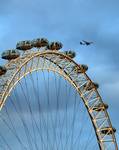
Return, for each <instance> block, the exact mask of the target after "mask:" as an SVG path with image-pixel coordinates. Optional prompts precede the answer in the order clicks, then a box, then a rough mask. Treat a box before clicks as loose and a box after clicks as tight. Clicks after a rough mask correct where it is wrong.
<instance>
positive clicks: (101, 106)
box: [93, 103, 108, 111]
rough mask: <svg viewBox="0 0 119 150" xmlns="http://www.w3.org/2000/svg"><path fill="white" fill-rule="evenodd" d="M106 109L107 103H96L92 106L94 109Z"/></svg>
mask: <svg viewBox="0 0 119 150" xmlns="http://www.w3.org/2000/svg"><path fill="white" fill-rule="evenodd" d="M106 109H108V105H107V104H104V103H102V104H98V105H96V106H94V107H93V110H94V111H105V110H106Z"/></svg>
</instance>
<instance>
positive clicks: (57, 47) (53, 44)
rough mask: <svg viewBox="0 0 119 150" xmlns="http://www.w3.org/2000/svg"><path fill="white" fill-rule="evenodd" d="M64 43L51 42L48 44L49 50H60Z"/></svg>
mask: <svg viewBox="0 0 119 150" xmlns="http://www.w3.org/2000/svg"><path fill="white" fill-rule="evenodd" d="M62 46H63V45H62V43H60V42H51V43H50V44H49V45H48V46H47V48H48V49H49V50H60V49H61V48H62Z"/></svg>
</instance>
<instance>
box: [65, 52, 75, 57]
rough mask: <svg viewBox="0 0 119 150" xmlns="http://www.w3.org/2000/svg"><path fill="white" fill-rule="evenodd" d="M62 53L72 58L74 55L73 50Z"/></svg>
mask: <svg viewBox="0 0 119 150" xmlns="http://www.w3.org/2000/svg"><path fill="white" fill-rule="evenodd" d="M64 54H65V55H67V56H69V57H70V58H74V57H75V56H76V53H75V52H74V51H65V52H64Z"/></svg>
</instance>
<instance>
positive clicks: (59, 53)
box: [0, 50, 118, 150]
mask: <svg viewBox="0 0 119 150" xmlns="http://www.w3.org/2000/svg"><path fill="white" fill-rule="evenodd" d="M47 54H49V55H51V54H54V55H59V56H62V57H63V58H62V59H63V60H65V59H67V60H68V61H69V62H72V63H74V64H75V65H76V66H77V67H79V65H78V64H77V63H76V62H75V61H74V60H72V59H71V58H70V57H68V56H66V55H64V54H62V53H61V52H56V51H49V50H47V51H38V52H33V53H32V55H31V54H29V56H30V57H28V59H27V60H26V61H25V62H23V63H22V64H21V66H20V67H18V69H17V71H16V72H15V73H14V75H13V77H12V79H11V80H10V82H9V84H8V85H7V87H6V91H5V92H7V88H8V87H9V85H10V84H11V82H12V81H13V80H14V77H15V75H16V74H17V73H18V72H19V71H20V70H21V69H22V67H23V66H25V65H26V64H27V63H28V62H29V61H31V60H32V59H33V58H35V57H42V58H43V57H44V55H47ZM25 57H27V56H25ZM19 59H20V58H17V59H16V60H17V61H19ZM44 59H46V58H45V57H44ZM49 61H50V60H49ZM11 62H12V61H11ZM11 62H8V64H6V66H8V65H9V64H10V63H11ZM53 63H54V62H53ZM56 65H57V66H58V64H56ZM58 67H59V66H58ZM60 69H61V70H62V71H63V72H64V69H63V68H60ZM47 70H48V69H47ZM49 70H50V69H49ZM33 71H34V70H31V72H33ZM29 73H30V72H29ZM57 73H58V72H57ZM83 74H84V75H85V76H86V78H87V79H88V80H89V81H90V82H91V83H93V82H92V80H91V79H90V78H89V76H88V75H87V74H86V73H85V72H84V73H83ZM60 75H61V76H63V75H62V74H60ZM23 77H24V76H23ZM69 77H70V75H69ZM20 80H21V79H20ZM66 80H67V79H66ZM69 82H70V81H69ZM70 83H71V82H70ZM74 84H75V83H74ZM71 85H73V84H72V83H71ZM74 87H75V86H74ZM75 88H76V87H75ZM76 90H77V91H78V93H79V95H80V97H81V99H82V100H83V102H84V105H85V107H86V109H87V112H88V114H89V116H90V119H91V121H92V125H93V127H94V130H95V133H96V137H97V142H98V145H99V147H100V149H101V148H102V147H101V146H102V145H101V144H102V143H103V141H102V139H100V136H99V135H98V134H99V131H98V128H96V125H95V122H94V120H93V119H94V118H92V116H91V113H90V112H89V109H88V106H87V104H86V103H85V101H84V98H83V97H82V96H81V93H80V92H79V91H80V89H76ZM93 90H94V91H95V92H96V93H97V94H98V96H99V98H100V100H101V103H103V101H102V98H101V96H100V94H99V92H98V91H97V89H96V88H94V89H93ZM5 92H4V93H3V95H2V98H3V100H2V103H1V104H0V110H1V109H2V107H3V105H4V103H5V101H6V99H7V98H6V99H5V100H4V95H5ZM105 114H106V117H107V118H108V121H109V125H110V128H113V127H112V124H111V121H110V118H109V115H108V113H107V111H106V110H105ZM112 137H113V142H114V143H115V148H116V150H118V147H117V143H116V138H115V135H114V133H113V131H112Z"/></svg>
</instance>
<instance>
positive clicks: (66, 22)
mask: <svg viewBox="0 0 119 150" xmlns="http://www.w3.org/2000/svg"><path fill="white" fill-rule="evenodd" d="M118 7H119V0H105V1H104V0H34V1H32V0H24V1H21V0H9V1H8V0H1V1H0V52H1V53H2V52H3V51H4V50H6V49H12V48H15V45H16V43H17V42H18V41H20V40H32V39H34V38H38V37H46V38H47V39H48V40H49V41H54V40H55V41H56V40H58V41H61V42H62V43H63V45H64V46H63V50H68V49H71V50H74V51H75V52H76V53H77V56H76V58H75V60H76V61H77V62H78V63H83V64H87V65H88V67H89V69H88V72H87V74H88V75H89V76H90V78H91V79H92V80H94V81H96V82H98V83H99V85H100V88H99V92H100V94H101V96H102V98H103V100H104V102H106V103H108V104H109V109H108V112H109V114H110V118H111V121H112V124H113V126H114V127H115V128H116V129H117V132H118V134H119V119H118V114H119V109H118V107H119V58H118V57H119V42H118V39H119V9H118ZM82 39H84V40H89V41H93V42H94V44H92V45H91V46H81V45H80V41H81V40H82ZM4 63H5V62H4V61H2V60H1V64H4ZM117 137H118V138H119V135H117Z"/></svg>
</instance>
